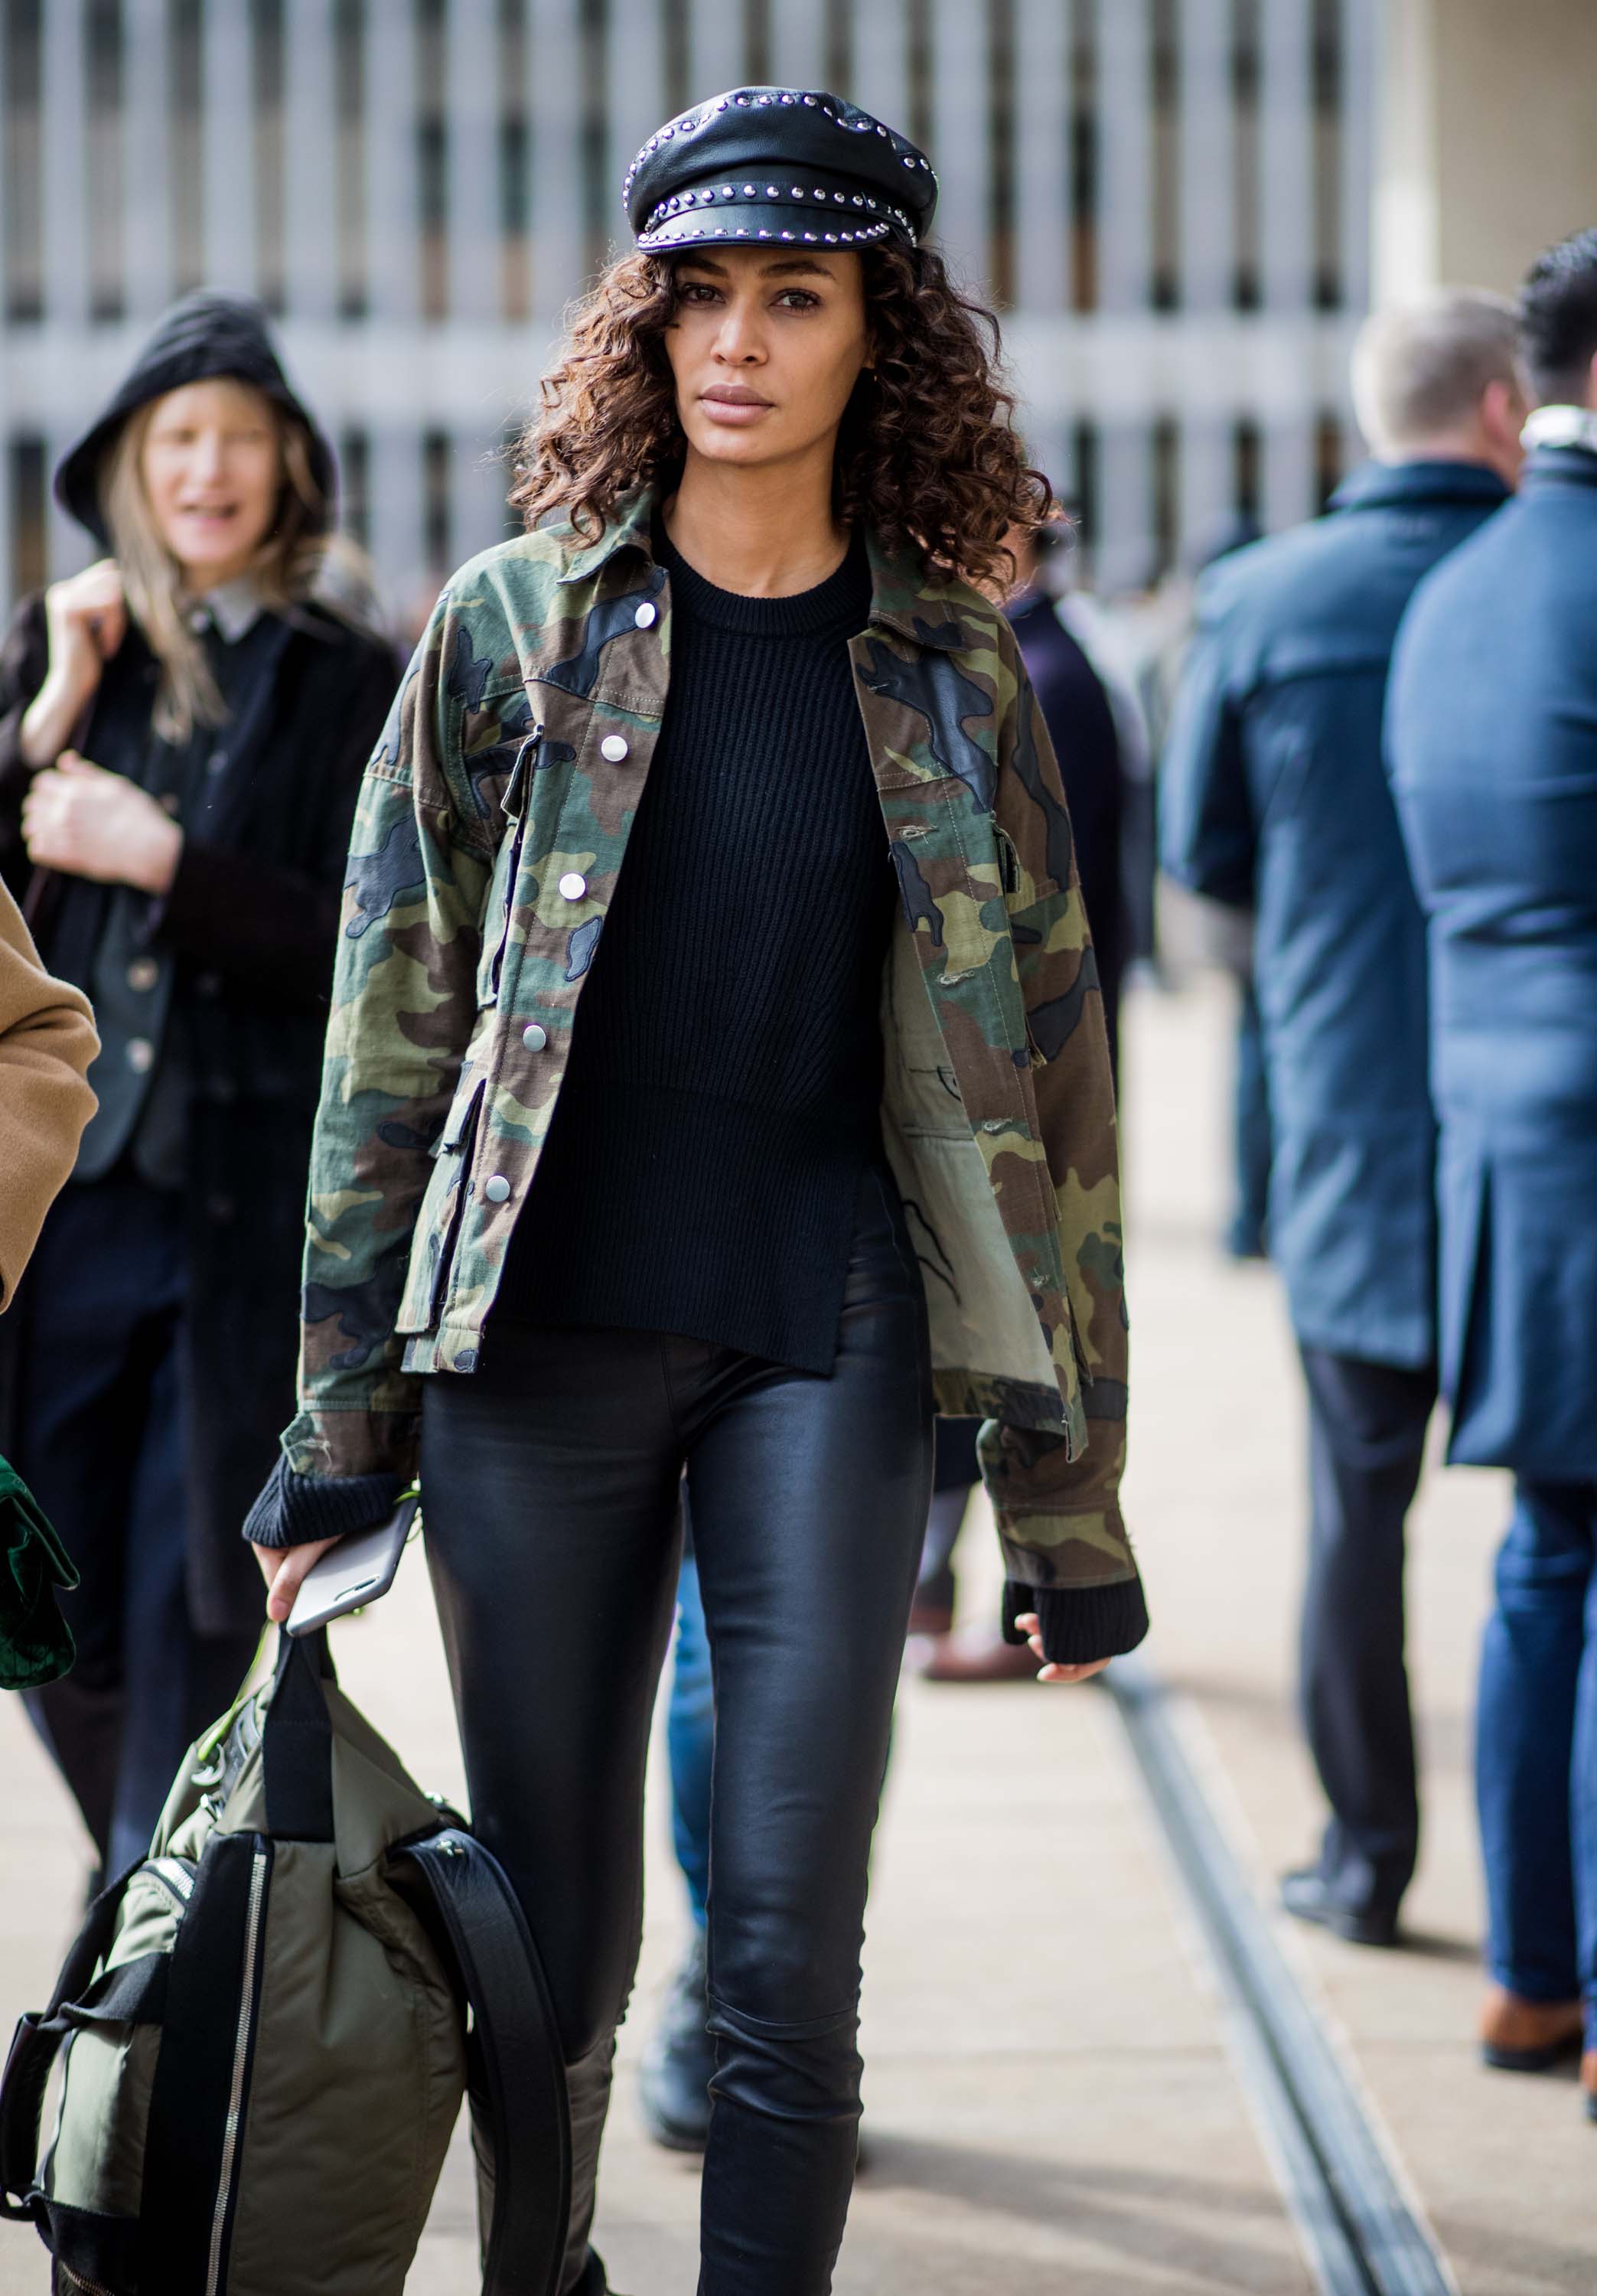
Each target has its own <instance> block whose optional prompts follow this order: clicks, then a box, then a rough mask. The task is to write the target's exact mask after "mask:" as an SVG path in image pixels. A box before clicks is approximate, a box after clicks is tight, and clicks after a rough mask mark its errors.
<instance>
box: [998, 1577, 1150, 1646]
mask: <svg viewBox="0 0 1597 2296" xmlns="http://www.w3.org/2000/svg"><path fill="white" fill-rule="evenodd" d="M1025 1611H1036V1614H1037V1617H1038V1619H1039V1620H1040V1621H1041V1623H1042V1628H1043V1656H1044V1659H1045V1660H1046V1661H1047V1662H1048V1664H1049V1665H1050V1666H1091V1665H1092V1664H1093V1661H1095V1660H1097V1659H1101V1658H1118V1657H1120V1656H1121V1654H1122V1653H1123V1652H1126V1651H1130V1650H1135V1648H1136V1646H1137V1644H1139V1643H1140V1642H1141V1641H1142V1637H1143V1636H1144V1635H1145V1634H1146V1633H1147V1631H1148V1603H1147V1600H1146V1598H1145V1596H1144V1595H1143V1593H1142V1580H1141V1579H1120V1580H1118V1582H1117V1583H1116V1584H1115V1585H1114V1586H1112V1587H1022V1586H1021V1585H1020V1584H1019V1583H1018V1581H1016V1580H1015V1579H1005V1580H1004V1582H1003V1639H1004V1641H1005V1642H1006V1643H1023V1642H1024V1641H1025V1640H1026V1636H1024V1635H1023V1634H1022V1633H1021V1632H1020V1628H1018V1627H1017V1626H1016V1624H1015V1620H1016V1619H1017V1618H1019V1617H1020V1615H1021V1614H1022V1613H1023V1612H1025Z"/></svg>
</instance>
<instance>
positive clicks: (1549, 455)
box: [1520, 447, 1597, 494]
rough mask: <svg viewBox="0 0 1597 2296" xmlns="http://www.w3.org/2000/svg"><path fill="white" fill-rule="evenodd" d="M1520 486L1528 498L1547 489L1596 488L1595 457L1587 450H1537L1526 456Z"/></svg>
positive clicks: (1596, 471)
mask: <svg viewBox="0 0 1597 2296" xmlns="http://www.w3.org/2000/svg"><path fill="white" fill-rule="evenodd" d="M1520 486H1521V488H1523V489H1524V491H1525V492H1527V494H1540V493H1541V492H1542V490H1543V488H1546V487H1597V455H1594V454H1593V452H1592V450H1591V448H1590V447H1536V448H1535V449H1534V450H1533V451H1532V453H1530V454H1529V455H1527V456H1526V459H1525V476H1524V478H1523V479H1522V480H1520Z"/></svg>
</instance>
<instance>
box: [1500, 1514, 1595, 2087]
mask: <svg viewBox="0 0 1597 2296" xmlns="http://www.w3.org/2000/svg"><path fill="white" fill-rule="evenodd" d="M1476 1784H1477V1791H1478V1799H1479V1804H1480V1833H1481V1845H1482V1849H1483V1851H1484V1854H1485V1857H1486V1904H1487V1921H1488V1936H1487V1960H1488V1963H1489V1965H1490V1968H1491V1972H1492V1974H1493V1976H1494V1977H1495V1979H1496V1980H1497V1981H1498V1983H1499V1984H1500V1985H1505V1986H1507V1987H1508V1988H1509V1989H1510V1990H1511V1992H1514V1993H1518V1994H1520V1995H1522V1996H1523V1997H1525V1998H1526V1999H1527V2000H1530V2001H1570V2000H1573V1999H1574V1998H1575V1997H1576V1996H1577V1994H1581V1995H1584V1997H1585V2004H1586V2044H1587V2046H1588V2047H1597V1484H1591V1483H1585V1484H1579V1483H1533V1482H1523V1481H1522V1482H1520V1483H1519V1485H1518V1486H1517V1488H1516V1491H1515V1504H1514V1513H1513V1520H1512V1521H1511V1523H1510V1525H1509V1531H1508V1536H1507V1538H1505V1539H1504V1540H1503V1547H1502V1551H1501V1553H1500V1554H1499V1555H1498V1558H1497V1607H1496V1609H1495V1611H1494V1612H1493V1614H1492V1617H1491V1619H1490V1620H1489V1621H1488V1623H1487V1626H1486V1640H1485V1644H1484V1646H1483V1649H1482V1653H1481V1669H1480V1710H1479V1717H1478V1738H1477V1744H1476Z"/></svg>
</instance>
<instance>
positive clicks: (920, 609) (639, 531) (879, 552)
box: [561, 486, 968, 653]
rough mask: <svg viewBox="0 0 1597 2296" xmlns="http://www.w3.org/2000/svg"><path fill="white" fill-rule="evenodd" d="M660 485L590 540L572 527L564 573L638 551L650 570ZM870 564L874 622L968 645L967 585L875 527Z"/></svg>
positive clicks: (949, 648)
mask: <svg viewBox="0 0 1597 2296" xmlns="http://www.w3.org/2000/svg"><path fill="white" fill-rule="evenodd" d="M659 502H660V490H659V488H658V487H654V486H648V487H640V488H638V489H637V491H636V492H635V493H634V494H632V495H629V496H627V498H626V500H625V501H623V502H622V503H621V504H618V507H617V509H616V512H615V514H614V516H613V517H612V518H611V519H610V522H609V524H608V525H607V526H606V528H605V529H604V532H603V533H602V535H599V536H598V537H596V538H595V539H594V540H593V541H591V542H585V541H583V539H582V538H581V537H580V536H578V535H577V534H576V533H575V532H574V531H570V530H569V529H568V538H567V541H566V546H565V548H564V551H563V553H562V563H561V574H562V577H563V578H564V579H565V580H566V581H568V582H586V581H587V580H589V579H590V578H591V577H592V576H594V574H597V573H598V572H599V571H600V570H601V569H602V567H605V566H608V565H609V563H610V560H611V559H612V558H615V557H618V556H619V554H620V553H621V552H622V551H624V550H635V551H636V552H637V553H638V554H639V556H640V557H641V558H642V559H643V562H644V563H645V564H646V565H648V566H652V565H653V564H654V562H655V561H654V545H653V526H654V514H655V512H656V510H657V509H658V507H659ZM865 548H866V553H867V555H868V557H869V559H870V562H871V621H872V623H873V624H880V626H881V627H884V628H887V629H889V630H892V631H893V632H894V633H895V634H896V635H897V636H899V637H903V638H907V639H909V641H910V642H911V644H913V645H920V646H931V647H935V648H936V649H937V650H938V652H944V653H957V652H959V651H960V649H961V647H962V646H963V645H964V644H967V643H968V641H967V638H966V635H965V633H964V632H963V630H962V628H961V627H960V622H959V617H958V611H957V607H958V603H959V601H960V600H961V598H962V596H963V595H964V586H963V585H962V584H960V583H955V582H954V581H953V580H945V579H943V578H940V577H938V575H935V574H930V573H928V572H927V570H926V569H925V568H924V567H923V566H922V565H921V562H920V561H919V559H917V558H916V557H915V555H914V553H913V552H910V551H899V552H895V551H891V550H889V548H888V547H887V545H885V544H884V543H883V542H882V541H881V540H880V537H878V536H877V535H876V534H875V533H874V532H873V531H872V530H871V529H867V530H866V534H865Z"/></svg>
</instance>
